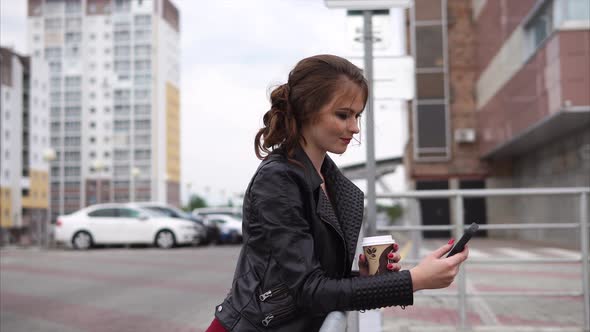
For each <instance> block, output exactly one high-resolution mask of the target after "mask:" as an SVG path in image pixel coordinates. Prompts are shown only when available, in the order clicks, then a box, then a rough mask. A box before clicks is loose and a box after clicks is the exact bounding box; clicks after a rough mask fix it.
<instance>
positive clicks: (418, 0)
mask: <svg viewBox="0 0 590 332" xmlns="http://www.w3.org/2000/svg"><path fill="white" fill-rule="evenodd" d="M414 8H415V9H416V20H417V21H440V20H441V19H442V14H441V5H440V0H414Z"/></svg>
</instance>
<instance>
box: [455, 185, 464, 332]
mask: <svg viewBox="0 0 590 332" xmlns="http://www.w3.org/2000/svg"><path fill="white" fill-rule="evenodd" d="M455 223H456V224H455V227H456V233H455V236H456V240H457V241H458V240H459V238H460V237H461V235H463V228H464V226H465V221H464V220H463V196H461V194H458V195H457V196H455ZM457 283H458V284H457V288H458V290H459V294H458V297H459V298H458V300H459V303H458V310H459V322H460V328H461V331H465V329H466V327H467V319H466V316H467V315H466V308H467V295H466V292H467V278H466V277H465V268H464V267H461V269H460V270H459V276H458V279H457Z"/></svg>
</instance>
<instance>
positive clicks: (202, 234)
mask: <svg viewBox="0 0 590 332" xmlns="http://www.w3.org/2000/svg"><path fill="white" fill-rule="evenodd" d="M134 204H135V205H137V206H139V207H141V208H144V209H148V210H152V211H155V212H159V213H163V214H165V215H167V216H168V217H171V218H178V219H185V220H190V221H192V222H194V223H195V225H197V228H199V235H198V237H197V241H196V243H195V244H209V243H211V242H216V241H217V239H218V238H219V228H218V227H217V225H215V224H210V225H205V223H204V222H203V218H200V217H195V216H193V215H191V214H190V213H187V212H184V211H182V210H181V209H178V208H176V207H174V206H171V205H168V204H165V203H157V202H139V203H134Z"/></svg>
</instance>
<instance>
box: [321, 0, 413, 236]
mask: <svg viewBox="0 0 590 332" xmlns="http://www.w3.org/2000/svg"><path fill="white" fill-rule="evenodd" d="M412 2H413V0H325V3H326V6H327V7H328V8H345V9H348V10H361V11H362V12H363V21H364V27H363V44H364V52H365V54H364V72H365V77H366V78H367V82H368V83H369V97H368V98H367V106H366V107H365V114H366V117H367V123H366V128H367V131H366V139H367V146H366V149H367V161H366V174H367V218H366V220H367V224H366V228H365V235H367V236H373V235H375V233H376V220H377V198H376V187H375V169H376V162H375V131H374V111H373V98H374V96H373V24H372V17H373V11H375V10H383V9H389V8H393V7H408V6H411V5H412Z"/></svg>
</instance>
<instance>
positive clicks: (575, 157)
mask: <svg viewBox="0 0 590 332" xmlns="http://www.w3.org/2000/svg"><path fill="white" fill-rule="evenodd" d="M408 18H409V20H408V21H409V22H410V25H411V26H412V31H413V32H414V37H415V39H413V40H415V43H414V54H415V56H416V82H417V83H416V84H417V85H416V86H417V98H416V100H414V101H413V104H414V105H413V107H412V116H410V117H409V118H410V123H409V127H410V132H411V134H410V140H409V144H408V145H407V148H406V153H405V165H406V170H407V176H408V179H409V181H410V183H411V184H412V185H413V187H414V188H415V189H447V188H448V189H455V188H465V189H468V188H525V187H526V188H528V187H589V186H590V153H589V151H590V3H589V2H588V1H586V0H546V1H536V0H523V1H506V0H448V1H445V0H441V1H431V0H416V1H415V7H414V9H413V10H412V11H409V12H408ZM436 39H440V42H436ZM434 105H436V106H434ZM577 204H578V201H577V200H575V199H574V198H573V197H568V198H558V197H551V198H533V197H527V198H518V199H515V198H510V199H501V198H489V199H485V200H484V199H479V201H477V200H476V201H471V200H470V201H469V202H467V201H466V206H465V208H466V211H465V212H466V216H465V218H466V219H465V221H466V222H469V221H470V220H478V221H480V222H481V221H483V222H484V223H486V222H487V223H514V222H560V221H561V222H573V221H575V220H579V215H578V213H579V212H578V211H579V209H578V208H576V206H577ZM421 205H422V213H423V220H424V222H425V223H433V224H446V223H449V222H452V220H451V219H452V217H451V215H452V213H451V212H452V211H451V207H450V206H449V202H448V200H435V201H434V202H424V201H423V202H421ZM424 214H426V216H424ZM424 217H426V218H424ZM495 234H497V235H502V236H507V237H517V238H525V239H529V240H542V241H555V242H558V243H570V244H571V243H572V240H575V239H576V238H577V236H575V235H574V234H572V232H571V231H551V230H547V231H535V232H522V231H496V232H495Z"/></svg>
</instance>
